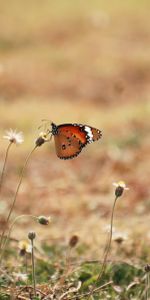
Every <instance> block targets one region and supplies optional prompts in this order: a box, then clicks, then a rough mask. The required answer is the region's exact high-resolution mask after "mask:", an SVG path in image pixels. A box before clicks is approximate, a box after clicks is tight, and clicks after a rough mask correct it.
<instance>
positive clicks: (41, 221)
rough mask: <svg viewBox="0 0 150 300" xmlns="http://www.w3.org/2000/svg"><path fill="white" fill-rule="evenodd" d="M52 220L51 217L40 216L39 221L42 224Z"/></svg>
mask: <svg viewBox="0 0 150 300" xmlns="http://www.w3.org/2000/svg"><path fill="white" fill-rule="evenodd" d="M50 221H51V217H45V216H39V217H38V223H39V224H41V225H48V224H49V223H50Z"/></svg>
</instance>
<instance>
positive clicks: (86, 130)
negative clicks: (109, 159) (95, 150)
mask: <svg viewBox="0 0 150 300" xmlns="http://www.w3.org/2000/svg"><path fill="white" fill-rule="evenodd" d="M84 130H85V132H86V133H87V140H88V143H92V142H93V133H92V130H91V128H90V127H89V126H85V127H84Z"/></svg>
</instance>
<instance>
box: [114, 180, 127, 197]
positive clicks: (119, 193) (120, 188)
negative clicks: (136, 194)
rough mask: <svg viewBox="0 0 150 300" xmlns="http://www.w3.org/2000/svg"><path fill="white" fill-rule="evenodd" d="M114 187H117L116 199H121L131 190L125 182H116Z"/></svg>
mask: <svg viewBox="0 0 150 300" xmlns="http://www.w3.org/2000/svg"><path fill="white" fill-rule="evenodd" d="M113 185H114V186H115V187H116V189H115V196H116V198H118V197H121V196H122V194H123V192H124V190H129V188H128V187H127V186H126V184H125V182H124V181H119V182H114V183H113Z"/></svg>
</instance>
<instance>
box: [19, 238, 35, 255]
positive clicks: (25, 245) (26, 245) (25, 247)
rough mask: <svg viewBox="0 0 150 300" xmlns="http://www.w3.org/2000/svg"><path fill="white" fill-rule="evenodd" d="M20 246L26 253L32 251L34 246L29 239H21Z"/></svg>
mask: <svg viewBox="0 0 150 300" xmlns="http://www.w3.org/2000/svg"><path fill="white" fill-rule="evenodd" d="M18 247H19V249H20V251H24V252H25V253H31V252H32V246H31V245H30V244H29V243H28V241H20V242H19V244H18Z"/></svg>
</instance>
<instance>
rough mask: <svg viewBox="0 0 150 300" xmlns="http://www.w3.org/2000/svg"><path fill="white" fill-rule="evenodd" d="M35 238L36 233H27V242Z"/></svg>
mask: <svg viewBox="0 0 150 300" xmlns="http://www.w3.org/2000/svg"><path fill="white" fill-rule="evenodd" d="M35 237H36V233H35V232H34V231H30V232H29V233H28V238H29V240H31V241H33V240H34V239H35Z"/></svg>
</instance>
